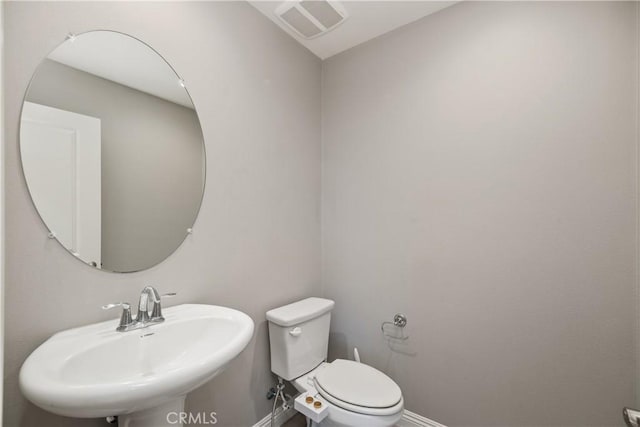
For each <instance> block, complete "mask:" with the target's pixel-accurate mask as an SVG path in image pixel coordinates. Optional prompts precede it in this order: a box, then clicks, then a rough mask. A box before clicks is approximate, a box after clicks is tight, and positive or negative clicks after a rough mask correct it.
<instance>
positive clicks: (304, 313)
mask: <svg viewBox="0 0 640 427" xmlns="http://www.w3.org/2000/svg"><path fill="white" fill-rule="evenodd" d="M334 304H335V303H334V302H333V301H332V300H330V299H324V298H316V297H311V298H307V299H303V300H301V301H298V302H294V303H291V304H288V305H283V306H282V307H278V308H274V309H273V310H269V311H267V320H268V321H270V322H273V323H275V324H276V325H280V326H293V325H297V324H299V323H302V322H306V321H307V320H310V319H313V318H314V317H318V316H321V315H323V314H324V313H326V312H328V311H331V309H333V306H334Z"/></svg>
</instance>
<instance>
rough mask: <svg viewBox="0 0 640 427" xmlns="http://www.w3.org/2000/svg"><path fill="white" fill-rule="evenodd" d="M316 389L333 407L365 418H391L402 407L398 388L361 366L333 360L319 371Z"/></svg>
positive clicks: (369, 367) (402, 403)
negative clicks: (365, 416) (388, 416)
mask: <svg viewBox="0 0 640 427" xmlns="http://www.w3.org/2000/svg"><path fill="white" fill-rule="evenodd" d="M314 383H315V386H316V389H317V390H318V392H319V393H320V395H321V396H322V397H324V398H325V399H326V400H327V401H329V402H331V403H332V404H334V405H336V406H338V407H340V408H343V409H346V410H348V411H352V412H356V413H360V414H365V415H391V414H395V413H397V412H398V411H400V410H401V409H402V408H403V406H404V400H403V398H402V392H401V390H400V387H398V385H397V384H396V383H395V382H394V381H393V380H392V379H391V378H389V377H388V376H387V375H385V374H383V373H382V372H380V371H378V370H377V369H375V368H373V367H371V366H368V365H365V364H363V363H358V362H353V361H351V360H343V359H336V360H335V361H333V362H332V363H329V364H327V365H325V367H324V369H321V370H319V372H317V374H316V375H315V378H314Z"/></svg>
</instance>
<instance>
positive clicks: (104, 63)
mask: <svg viewBox="0 0 640 427" xmlns="http://www.w3.org/2000/svg"><path fill="white" fill-rule="evenodd" d="M48 58H49V59H51V60H53V61H56V62H60V63H62V64H65V65H67V66H69V67H72V68H75V69H78V70H81V71H85V72H87V73H90V74H94V75H96V76H98V77H102V78H103V79H106V80H111V81H113V82H116V83H119V84H121V85H124V86H128V87H130V88H133V89H136V90H139V91H141V92H145V93H148V94H151V95H154V96H157V97H158V98H162V99H165V100H167V101H171V102H174V103H176V104H180V105H183V106H185V107H187V108H193V105H192V103H191V99H190V98H189V95H188V94H187V91H186V90H185V89H184V87H182V86H181V85H180V81H179V78H178V76H177V75H176V73H175V72H174V71H173V69H172V68H171V66H169V64H168V63H167V62H166V61H165V60H164V59H163V58H162V57H161V56H160V55H159V54H158V53H157V52H156V51H154V50H153V49H151V48H150V47H149V46H147V45H146V44H144V43H142V42H141V41H139V40H137V39H134V38H133V37H130V36H127V35H124V34H121V33H117V32H114V31H90V32H88V33H83V34H80V35H78V36H77V37H75V39H70V40H67V41H66V42H65V43H62V44H61V45H60V46H58V48H57V49H56V50H54V51H53V52H51V53H50V54H49V56H48Z"/></svg>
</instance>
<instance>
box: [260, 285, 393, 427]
mask: <svg viewBox="0 0 640 427" xmlns="http://www.w3.org/2000/svg"><path fill="white" fill-rule="evenodd" d="M333 306H334V302H333V301H331V300H328V299H324V298H307V299H304V300H302V301H298V302H294V303H292V304H289V305H285V306H283V307H279V308H275V309H273V310H270V311H268V312H267V320H268V321H269V345H270V350H271V371H272V372H273V373H274V374H276V375H277V376H278V377H279V378H280V379H281V380H287V381H290V382H292V383H293V384H294V386H295V387H296V389H298V391H299V392H301V393H305V394H306V395H307V396H309V395H310V396H311V397H316V396H320V397H322V399H323V400H324V401H325V402H326V404H327V408H328V411H327V412H326V413H325V415H323V416H324V418H322V419H320V418H317V420H318V421H319V423H316V422H315V421H314V422H313V424H312V425H314V426H321V427H390V426H393V425H394V424H395V423H396V422H398V421H399V420H400V418H401V417H402V413H403V410H404V399H403V397H402V392H401V390H400V387H398V385H397V384H396V383H395V382H394V381H393V380H392V379H391V378H389V377H388V376H387V375H385V374H383V373H382V372H380V371H378V370H377V369H375V368H373V367H371V366H369V365H366V364H364V363H359V362H354V361H351V360H344V359H336V360H334V361H333V362H331V363H327V362H326V360H327V349H328V344H329V326H330V321H331V310H332V309H333ZM301 410H303V408H301ZM304 410H306V409H304ZM311 415H312V414H310V415H309V417H310V418H311Z"/></svg>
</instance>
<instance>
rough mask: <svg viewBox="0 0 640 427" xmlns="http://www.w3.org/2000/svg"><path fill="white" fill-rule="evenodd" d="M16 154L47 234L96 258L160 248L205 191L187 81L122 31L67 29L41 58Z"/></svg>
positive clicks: (182, 228) (135, 260)
mask: <svg viewBox="0 0 640 427" xmlns="http://www.w3.org/2000/svg"><path fill="white" fill-rule="evenodd" d="M20 155H21V158H22V168H23V171H24V175H25V179H26V182H27V186H28V188H29V193H30V194H31V198H32V200H33V203H34V205H35V207H36V209H37V211H38V213H39V214H40V217H41V218H42V220H43V221H44V223H45V225H46V226H47V228H48V229H49V231H50V234H49V236H50V237H55V238H56V239H57V240H58V242H60V244H62V245H63V246H64V247H65V248H66V249H67V250H68V251H69V252H70V253H71V254H72V255H73V256H75V257H76V258H77V259H79V260H81V261H83V262H85V263H86V264H88V265H91V266H94V267H96V268H99V269H103V270H108V271H114V272H132V271H139V270H144V269H146V268H149V267H151V266H153V265H155V264H157V263H159V262H160V261H162V260H164V259H165V258H167V257H168V256H169V255H171V253H173V251H175V250H176V248H177V247H178V246H180V244H181V243H182V241H184V239H185V237H186V236H187V234H188V233H189V232H190V229H191V228H192V227H193V224H194V221H195V219H196V217H197V215H198V211H199V209H200V204H201V202H202V195H203V191H204V182H205V152H204V141H203V136H202V130H201V128H200V122H199V120H198V116H197V113H196V110H195V108H194V106H193V103H192V102H191V98H190V96H189V94H188V93H187V90H186V88H185V85H184V82H183V81H182V80H181V79H180V78H179V76H178V75H177V74H176V73H175V71H174V70H173V68H171V66H170V65H169V64H168V63H167V62H166V61H165V60H164V59H163V58H162V57H161V56H160V55H159V54H158V53H157V52H156V51H154V50H153V49H151V48H150V47H149V46H148V45H146V44H145V43H143V42H141V41H140V40H138V39H136V38H133V37H131V36H128V35H125V34H122V33H118V32H113V31H90V32H87V33H83V34H80V35H77V36H74V35H69V36H68V37H67V40H66V41H65V42H64V43H62V44H61V45H60V46H58V48H56V49H55V50H54V51H53V52H51V54H49V55H48V56H47V57H46V58H45V59H44V60H43V61H42V63H41V64H40V65H39V66H38V68H37V70H36V72H35V74H34V76H33V78H32V80H31V83H30V85H29V89H28V91H27V94H26V96H25V100H24V104H23V106H22V117H21V122H20Z"/></svg>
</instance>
